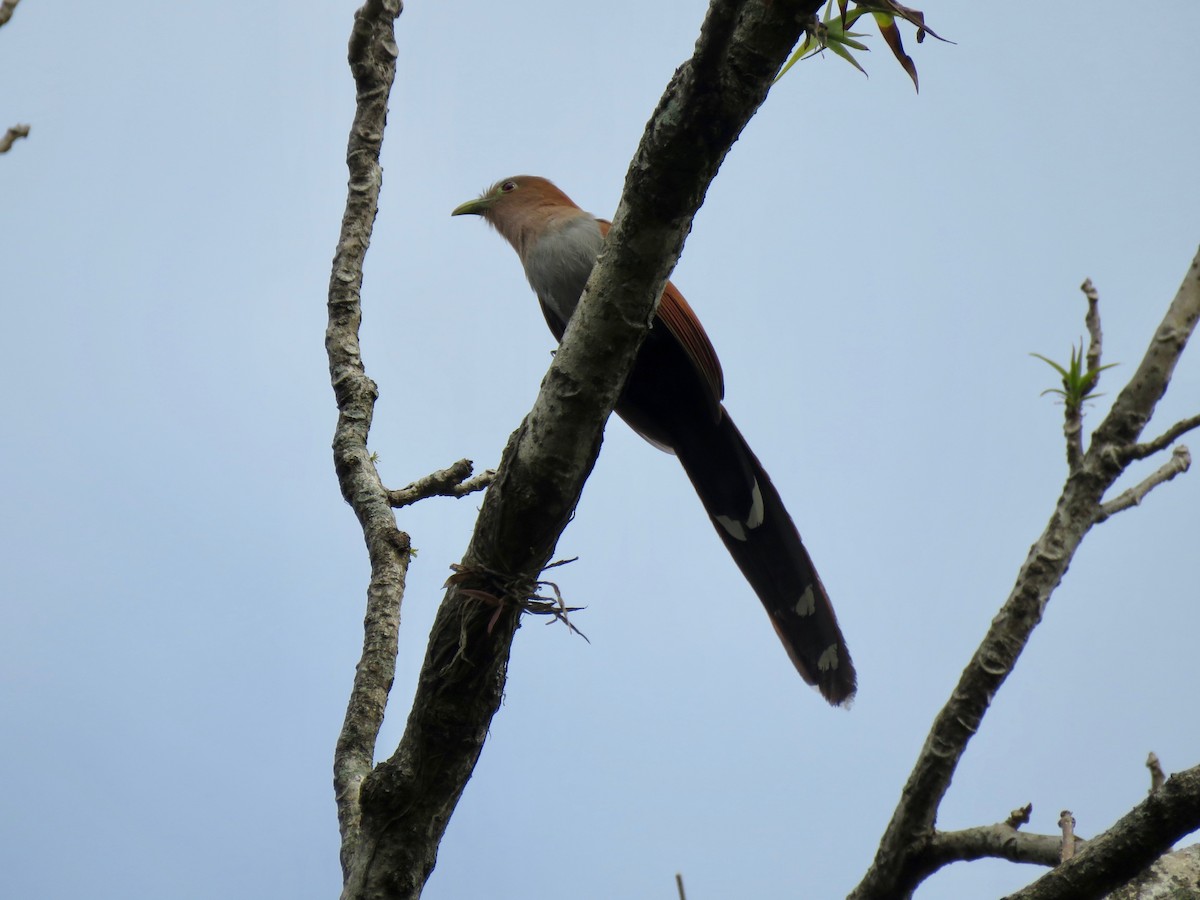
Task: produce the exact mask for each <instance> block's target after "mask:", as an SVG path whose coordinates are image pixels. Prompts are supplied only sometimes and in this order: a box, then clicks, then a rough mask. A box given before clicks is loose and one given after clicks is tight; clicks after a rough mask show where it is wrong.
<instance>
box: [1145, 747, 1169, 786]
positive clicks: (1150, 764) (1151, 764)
mask: <svg viewBox="0 0 1200 900" xmlns="http://www.w3.org/2000/svg"><path fill="white" fill-rule="evenodd" d="M1146 768H1147V769H1149V770H1150V793H1152V794H1154V793H1157V792H1158V791H1160V790H1162V786H1163V782H1164V781H1166V778H1167V776H1166V775H1165V774H1164V772H1163V768H1162V763H1160V762H1159V761H1158V755H1157V754H1156V753H1155V752H1154V751H1153V750H1151V751H1150V755H1149V756H1148V757H1146Z"/></svg>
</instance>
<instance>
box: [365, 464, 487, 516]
mask: <svg viewBox="0 0 1200 900" xmlns="http://www.w3.org/2000/svg"><path fill="white" fill-rule="evenodd" d="M474 470H475V469H474V464H473V463H472V462H471V461H470V460H469V459H460V460H459V461H458V462H456V463H454V465H452V466H450V467H449V468H448V469H439V470H438V471H436V472H434V473H433V474H431V475H426V476H425V477H424V478H421V479H418V480H417V481H414V482H413V483H412V484H410V485H408V486H406V487H402V488H400V490H398V491H388V503H390V504H391V505H392V508H393V509H400V508H401V507H403V506H409V505H411V504H413V503H417V502H419V501H421V500H425V499H427V498H429V497H465V496H467V495H468V494H473V493H475V492H476V491H482V490H483V489H484V488H486V487H487V486H488V485H489V484H491V483H492V479H494V478H495V477H496V473H495V471H494V470H492V469H485V470H484V471H482V472H480V473H479V474H478V475H476V476H475V477H474V478H471V473H472V472H473V471H474Z"/></svg>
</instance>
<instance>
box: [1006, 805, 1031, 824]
mask: <svg viewBox="0 0 1200 900" xmlns="http://www.w3.org/2000/svg"><path fill="white" fill-rule="evenodd" d="M1032 814H1033V804H1032V803H1026V804H1025V805H1024V806H1022V807H1021V808H1020V809H1014V810H1013V811H1012V812H1010V813H1009V814H1008V818H1007V819H1006V820H1005V821H1004V824H1005V825H1007V826H1008V827H1009V828H1013V829H1017V828H1020V827H1021V826H1022V825H1028V824H1029V817H1030V816H1031V815H1032Z"/></svg>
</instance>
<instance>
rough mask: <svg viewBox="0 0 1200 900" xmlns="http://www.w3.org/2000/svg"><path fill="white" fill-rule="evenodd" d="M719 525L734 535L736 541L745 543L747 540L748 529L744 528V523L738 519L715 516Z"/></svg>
mask: <svg viewBox="0 0 1200 900" xmlns="http://www.w3.org/2000/svg"><path fill="white" fill-rule="evenodd" d="M713 518H714V519H716V520H717V523H718V524H719V525H720V526H721V527H722V528H724V529H725V530H726V531H728V532H729V534H730V535H732V537H733V539H734V540H736V541H744V540H745V539H746V529H745V528H743V527H742V523H741V522H739V521H738V520H737V519H731V518H730V517H729V516H713Z"/></svg>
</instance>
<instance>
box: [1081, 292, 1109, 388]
mask: <svg viewBox="0 0 1200 900" xmlns="http://www.w3.org/2000/svg"><path fill="white" fill-rule="evenodd" d="M1079 289H1080V290H1081V291H1083V296H1085V297H1086V298H1087V304H1088V309H1087V315H1085V316H1084V317H1083V321H1084V324H1085V325H1087V330H1088V351H1087V370H1088V371H1089V372H1095V371H1097V370H1099V368H1100V351H1101V348H1102V347H1103V345H1104V337H1103V334H1102V333H1101V331H1100V294H1099V292H1098V291H1097V290H1096V286H1095V285H1094V284H1092V279H1090V278H1085V279H1084V280H1083V284H1081V285H1080V286H1079Z"/></svg>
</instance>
